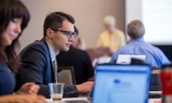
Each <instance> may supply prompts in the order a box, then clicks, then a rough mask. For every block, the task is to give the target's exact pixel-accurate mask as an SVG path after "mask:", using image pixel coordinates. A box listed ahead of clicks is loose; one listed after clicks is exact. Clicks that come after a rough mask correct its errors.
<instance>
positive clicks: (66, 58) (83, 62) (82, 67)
mask: <svg viewBox="0 0 172 103" xmlns="http://www.w3.org/2000/svg"><path fill="white" fill-rule="evenodd" d="M74 29H75V32H76V33H77V34H79V33H78V29H77V28H76V27H74ZM77 42H78V35H77V36H76V38H75V42H73V43H72V45H71V46H70V48H69V51H67V52H65V51H61V52H60V53H59V55H57V56H56V59H57V62H58V66H59V67H60V66H62V67H64V66H73V67H74V73H75V79H76V84H81V83H84V82H86V81H93V79H94V69H93V66H92V63H91V59H90V57H89V55H88V53H87V52H86V51H83V50H80V49H77V48H76V44H78V43H77Z"/></svg>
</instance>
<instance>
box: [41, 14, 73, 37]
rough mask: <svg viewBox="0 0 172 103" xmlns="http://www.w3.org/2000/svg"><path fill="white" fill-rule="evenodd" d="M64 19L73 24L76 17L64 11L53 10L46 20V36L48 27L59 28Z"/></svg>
mask: <svg viewBox="0 0 172 103" xmlns="http://www.w3.org/2000/svg"><path fill="white" fill-rule="evenodd" d="M64 20H68V21H69V22H70V23H72V24H74V23H75V19H74V18H73V17H72V16H71V15H69V14H66V13H63V12H53V13H50V14H49V15H47V16H46V18H45V20H44V37H45V36H46V30H47V29H48V28H50V29H58V28H60V27H62V26H63V25H62V23H63V21H64Z"/></svg>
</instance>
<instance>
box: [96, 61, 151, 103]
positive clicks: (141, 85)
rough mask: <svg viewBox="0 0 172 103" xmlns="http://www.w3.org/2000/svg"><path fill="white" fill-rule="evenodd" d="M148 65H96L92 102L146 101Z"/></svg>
mask: <svg viewBox="0 0 172 103" xmlns="http://www.w3.org/2000/svg"><path fill="white" fill-rule="evenodd" d="M150 72H151V68H150V66H148V65H114V64H113V65H112V64H111V65H110V64H109V65H103V64H102V65H98V66H97V67H96V77H95V84H94V91H93V103H147V100H148V90H149V81H150Z"/></svg>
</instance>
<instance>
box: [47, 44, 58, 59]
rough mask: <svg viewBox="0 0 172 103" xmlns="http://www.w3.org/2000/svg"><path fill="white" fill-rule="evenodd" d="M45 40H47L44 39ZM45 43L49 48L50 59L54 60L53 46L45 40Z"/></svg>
mask: <svg viewBox="0 0 172 103" xmlns="http://www.w3.org/2000/svg"><path fill="white" fill-rule="evenodd" d="M46 42H47V41H46ZM47 44H48V48H49V50H50V55H51V61H55V60H56V54H55V52H54V50H53V48H52V47H51V46H50V44H49V43H48V42H47Z"/></svg>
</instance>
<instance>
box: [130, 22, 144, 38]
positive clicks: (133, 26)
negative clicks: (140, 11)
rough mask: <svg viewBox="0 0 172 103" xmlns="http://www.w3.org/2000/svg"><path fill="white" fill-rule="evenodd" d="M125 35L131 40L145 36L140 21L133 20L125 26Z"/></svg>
mask: <svg viewBox="0 0 172 103" xmlns="http://www.w3.org/2000/svg"><path fill="white" fill-rule="evenodd" d="M127 33H128V35H129V36H130V37H131V38H134V39H135V38H141V37H143V35H144V34H145V27H144V25H143V23H142V22H141V21H139V20H133V21H131V22H130V23H129V24H128V26H127Z"/></svg>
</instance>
